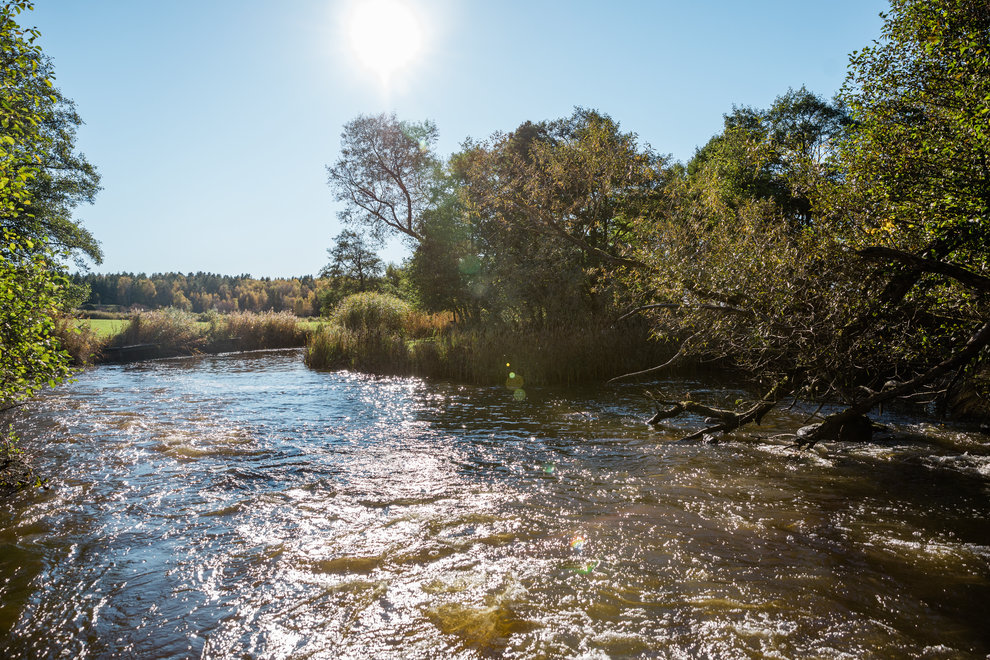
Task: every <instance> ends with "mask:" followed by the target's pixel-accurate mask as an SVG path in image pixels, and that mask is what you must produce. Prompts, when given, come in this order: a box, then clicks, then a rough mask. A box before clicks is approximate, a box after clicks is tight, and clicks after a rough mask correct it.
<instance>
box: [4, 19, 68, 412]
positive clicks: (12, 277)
mask: <svg viewBox="0 0 990 660" xmlns="http://www.w3.org/2000/svg"><path fill="white" fill-rule="evenodd" d="M30 8H31V3H30V2H28V1H27V0H18V1H12V2H5V3H3V4H0V63H2V67H0V94H2V96H0V127H2V129H3V132H2V133H0V409H2V408H4V407H6V406H9V405H12V404H13V403H15V402H17V401H19V400H21V399H24V398H26V397H29V396H31V395H33V394H34V393H35V392H37V391H38V390H39V389H40V388H41V387H42V386H44V385H46V384H47V385H53V384H54V383H56V382H57V381H59V380H61V379H62V378H64V377H65V376H66V375H67V373H68V356H67V355H66V354H65V353H64V352H63V351H62V350H61V349H60V347H59V345H58V342H57V341H56V340H55V339H54V338H53V337H52V329H53V325H54V322H53V318H54V316H55V314H56V312H57V311H58V310H59V309H60V308H61V306H62V305H63V304H64V303H65V300H66V296H67V284H66V281H65V278H64V277H63V275H62V273H61V271H60V269H59V268H58V266H57V253H56V252H55V250H54V248H53V246H52V245H51V242H52V241H51V239H52V237H51V236H50V235H49V234H48V233H47V232H44V231H41V232H35V231H31V230H33V229H34V228H35V227H37V226H38V216H37V214H36V213H34V203H35V200H36V196H37V190H38V185H37V181H38V179H39V177H41V176H43V175H42V171H43V166H44V164H45V162H46V160H45V159H46V155H47V154H48V153H49V152H50V150H51V149H52V148H53V144H55V141H56V140H55V138H54V137H53V136H52V135H51V134H50V133H48V132H47V131H46V128H45V121H46V118H48V117H50V116H51V114H52V113H53V112H54V108H55V106H56V104H57V102H58V98H57V97H56V96H55V95H54V94H52V93H50V92H48V93H46V92H45V90H50V89H51V88H52V83H51V80H50V79H49V78H48V77H47V73H49V70H48V68H46V66H45V65H44V57H43V55H42V52H41V49H40V47H39V46H38V45H37V44H36V43H35V42H36V40H37V37H38V32H37V31H36V30H30V29H23V28H21V27H20V26H19V25H18V24H17V22H16V21H15V17H16V16H17V15H18V14H20V13H21V12H23V11H24V10H27V9H30ZM54 243H55V246H57V245H58V241H57V240H55V241H54Z"/></svg>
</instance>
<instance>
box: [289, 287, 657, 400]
mask: <svg viewBox="0 0 990 660" xmlns="http://www.w3.org/2000/svg"><path fill="white" fill-rule="evenodd" d="M671 354H672V351H671V349H670V348H669V347H667V346H664V345H660V344H657V343H655V342H651V341H650V340H649V338H648V336H647V333H646V331H645V330H644V329H643V328H642V327H639V326H635V325H625V326H620V327H616V326H614V325H607V324H604V323H601V324H584V325H582V326H580V327H575V328H544V329H540V330H534V331H525V332H523V331H511V330H506V329H492V328H483V327H461V326H457V325H456V324H453V323H452V322H451V319H450V317H449V316H447V315H424V314H422V313H419V312H416V311H415V310H412V309H410V308H409V307H408V305H406V304H405V303H403V302H402V301H400V300H398V299H396V298H392V297H390V296H383V295H380V294H358V295H357V296H351V297H350V298H347V299H345V300H343V301H342V302H341V304H340V305H339V306H338V307H337V309H336V310H335V311H334V313H333V314H332V315H331V317H330V318H329V319H328V322H327V324H326V325H324V326H322V327H320V328H319V329H318V330H317V331H316V332H314V333H313V334H312V335H311V336H310V339H309V343H308V344H307V350H306V364H307V365H309V366H310V367H313V368H317V369H355V370H360V371H369V372H373V373H382V374H402V375H418V376H426V377H436V378H450V379H454V380H458V381H463V382H470V383H477V384H503V383H505V384H507V385H509V386H510V387H521V386H522V385H523V384H529V385H548V384H564V385H567V384H574V383H580V382H588V381H602V380H607V379H608V378H612V377H614V376H618V375H620V374H623V373H628V372H631V371H636V370H638V369H642V368H643V365H644V364H647V365H648V364H656V363H659V362H660V361H664V360H665V359H666V358H669V357H670V355H671Z"/></svg>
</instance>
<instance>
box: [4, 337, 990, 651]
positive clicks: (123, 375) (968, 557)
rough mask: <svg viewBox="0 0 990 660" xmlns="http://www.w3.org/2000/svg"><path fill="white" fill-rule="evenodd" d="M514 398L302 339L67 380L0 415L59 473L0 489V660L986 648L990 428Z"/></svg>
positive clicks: (717, 389) (634, 400)
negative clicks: (741, 420)
mask: <svg viewBox="0 0 990 660" xmlns="http://www.w3.org/2000/svg"><path fill="white" fill-rule="evenodd" d="M660 386H668V387H670V388H678V389H685V390H686V389H690V390H692V391H693V392H695V393H696V395H697V396H699V397H713V398H719V397H721V398H722V399H724V400H729V401H731V400H733V399H734V398H737V397H739V396H742V395H743V393H741V392H740V391H738V390H735V389H732V388H730V387H727V386H717V385H713V384H711V383H708V384H706V383H702V382H697V381H695V382H690V381H678V382H671V383H661V384H660ZM513 394H514V393H513V392H512V391H510V390H507V389H505V388H479V387H468V386H461V385H456V384H452V383H444V382H437V383H426V382H423V381H420V380H417V379H408V378H376V377H373V376H367V375H362V374H354V373H347V372H337V373H322V372H314V371H310V370H308V369H306V368H305V367H303V366H302V362H301V359H300V355H299V353H298V352H297V351H271V352H264V353H256V354H242V355H236V356H223V355H221V356H207V357H202V358H181V359H174V360H165V361H159V362H153V363H146V364H134V365H124V366H107V367H101V368H99V369H95V370H92V371H90V372H86V373H84V374H82V375H81V377H80V379H79V381H78V382H77V383H75V384H73V385H70V386H68V387H66V388H63V389H61V390H58V391H57V392H53V393H51V394H49V395H48V396H46V397H43V398H42V399H41V400H40V401H39V402H38V404H37V405H36V406H34V407H33V408H32V409H31V410H25V411H22V412H20V413H18V418H17V420H16V426H17V430H18V433H19V434H20V435H21V437H22V438H23V444H24V446H25V448H26V449H27V451H28V452H29V453H31V454H33V455H34V456H35V463H36V465H37V466H38V467H39V469H41V470H42V471H43V472H44V473H45V474H48V475H49V477H50V479H51V481H52V483H53V484H54V487H53V488H52V490H51V491H48V492H42V491H35V492H26V493H21V494H20V495H18V496H17V497H15V498H14V499H12V500H9V501H6V502H3V503H2V504H0V578H2V579H0V653H2V654H3V656H4V657H10V658H40V657H59V656H60V654H61V655H66V656H68V657H82V658H130V657H156V658H187V657H204V658H240V657H272V658H349V657H353V658H366V657H372V658H390V657H397V656H399V657H410V658H418V657H423V658H428V657H437V656H441V655H443V656H449V657H451V658H477V657H514V658H554V657H587V658H604V657H670V658H679V657H685V658H686V657H732V658H735V657H743V658H759V657H830V658H831V657H835V658H862V657H878V658H881V657H926V658H958V657H982V656H983V655H985V654H986V653H988V652H990V639H988V635H987V632H986V630H987V629H986V625H985V616H983V613H984V612H985V603H986V602H987V598H988V596H990V593H988V590H990V570H988V565H990V529H988V527H987V525H986V524H985V521H986V520H987V517H988V514H990V498H988V494H990V456H988V451H987V449H986V438H985V437H981V436H977V435H973V434H964V433H953V432H951V431H938V430H931V429H927V428H926V429H920V430H919V427H918V426H917V424H916V421H915V420H906V419H904V420H897V419H894V420H892V421H893V422H894V423H895V425H897V424H900V427H899V428H900V430H901V431H903V433H900V434H899V435H898V436H897V438H898V439H896V440H893V441H889V442H881V443H876V444H873V445H869V446H847V445H839V444H834V445H830V446H828V447H821V448H818V449H817V450H816V451H811V452H801V453H795V452H793V451H789V450H786V449H784V444H786V443H785V442H775V441H772V440H766V439H762V438H767V437H770V436H773V435H774V434H775V433H780V432H783V431H787V430H791V429H793V427H794V426H795V424H796V423H797V422H798V421H799V420H800V412H790V413H787V412H784V413H779V414H778V415H777V416H776V417H774V418H772V419H768V421H767V423H766V425H765V427H764V428H761V429H758V430H756V431H753V432H751V433H749V434H743V435H742V436H741V437H740V438H739V439H730V440H727V441H725V442H723V443H722V444H720V445H719V446H717V447H712V446H708V445H704V444H679V443H672V442H671V440H674V439H676V438H677V437H679V436H680V435H683V431H684V430H685V429H686V428H689V427H690V426H691V425H692V424H697V423H698V422H699V421H700V420H693V419H687V420H682V421H676V422H671V424H670V425H669V426H667V427H665V429H662V430H659V431H658V430H656V429H652V428H650V427H649V426H647V425H646V424H644V423H643V421H642V420H643V419H645V418H646V417H648V416H649V414H650V412H651V411H650V409H649V405H648V404H647V402H646V401H645V400H644V399H643V398H642V396H641V394H640V390H639V388H638V387H634V386H624V387H619V388H612V389H609V390H604V389H601V388H582V389H577V388H575V389H569V390H562V389H540V390H534V391H531V392H527V396H526V397H525V398H524V399H519V398H516V397H515V396H514V395H513Z"/></svg>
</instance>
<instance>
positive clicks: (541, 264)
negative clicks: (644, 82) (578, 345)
mask: <svg viewBox="0 0 990 660" xmlns="http://www.w3.org/2000/svg"><path fill="white" fill-rule="evenodd" d="M665 163H666V160H665V159H664V158H662V157H660V156H657V155H656V154H654V153H653V152H652V150H651V149H649V148H648V147H645V148H641V147H640V146H639V145H638V143H637V139H636V136H635V135H634V134H632V133H622V132H621V131H620V130H619V125H618V124H617V123H616V122H614V121H613V120H612V119H611V118H610V117H608V116H607V115H603V114H600V113H598V112H596V111H592V110H584V109H578V110H576V111H575V112H574V114H573V115H572V116H571V117H569V118H566V119H562V120H558V121H552V122H541V123H539V124H533V123H531V122H526V123H525V124H523V125H521V126H520V127H519V128H517V129H516V130H515V131H514V132H513V133H510V134H501V133H496V134H495V135H493V136H492V138H490V139H489V140H488V141H487V142H486V143H483V144H468V145H467V146H466V148H465V150H464V152H463V153H462V154H460V155H458V156H457V157H456V158H455V160H454V162H453V167H454V170H455V172H456V173H457V174H458V175H459V176H460V177H461V179H462V180H463V184H462V186H461V191H460V193H461V195H462V199H463V204H464V206H465V208H466V210H467V211H468V213H469V214H470V222H471V232H472V238H473V241H474V246H473V247H474V250H475V251H476V254H477V255H478V259H479V260H480V264H481V267H480V272H479V274H478V275H477V276H475V277H474V278H473V280H474V281H473V282H471V287H472V291H473V293H474V294H475V296H476V297H477V301H478V304H479V305H480V306H481V307H482V308H483V309H484V310H486V312H487V316H488V320H489V321H490V322H495V323H508V324H510V325H512V324H514V325H517V326H531V327H541V326H545V327H551V326H554V325H557V324H561V325H569V324H571V323H574V322H575V320H576V319H579V318H589V317H596V316H600V315H602V314H605V313H607V311H608V303H609V298H610V297H609V296H608V295H606V292H605V289H606V288H607V287H608V286H610V285H611V284H612V281H610V280H609V279H607V278H605V277H603V275H604V274H605V272H606V271H607V270H612V269H614V268H617V267H622V266H625V265H630V264H631V263H632V262H631V261H630V259H629V258H628V256H627V253H628V251H629V250H630V249H631V245H630V242H629V241H630V239H631V238H632V234H631V233H630V230H631V227H632V226H633V223H634V222H635V221H636V219H638V218H640V217H642V216H643V214H645V213H649V212H650V211H651V207H650V204H649V200H650V199H651V198H652V197H653V196H654V195H655V194H656V193H657V191H658V190H659V188H660V186H661V184H662V182H663V179H664V177H665V176H666V170H665V167H664V166H665ZM469 256H470V255H469Z"/></svg>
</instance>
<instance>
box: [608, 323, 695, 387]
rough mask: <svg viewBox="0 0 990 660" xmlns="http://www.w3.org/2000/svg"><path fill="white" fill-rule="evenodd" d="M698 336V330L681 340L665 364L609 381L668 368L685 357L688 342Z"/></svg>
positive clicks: (610, 381) (612, 381)
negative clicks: (679, 345)
mask: <svg viewBox="0 0 990 660" xmlns="http://www.w3.org/2000/svg"><path fill="white" fill-rule="evenodd" d="M697 336H698V333H697V332H696V333H694V334H693V335H691V336H690V337H688V338H687V339H685V340H684V341H683V342H681V347H680V348H678V349H677V352H676V353H674V357H672V358H670V359H669V360H667V361H666V362H664V363H663V364H659V365H657V366H655V367H650V368H649V369H643V370H642V371H634V372H632V373H629V374H622V375H621V376H616V377H615V378H611V379H609V380H608V381H607V383H614V382H616V381H620V380H625V379H626V378H635V377H637V376H646V375H647V374H653V373H656V372H658V371H661V370H663V369H666V368H667V367H670V366H673V365H674V364H676V363H677V362H678V361H680V359H681V358H683V357H684V352H685V349H686V348H687V345H688V343H689V342H690V341H691V340H692V339H694V338H695V337H697Z"/></svg>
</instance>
